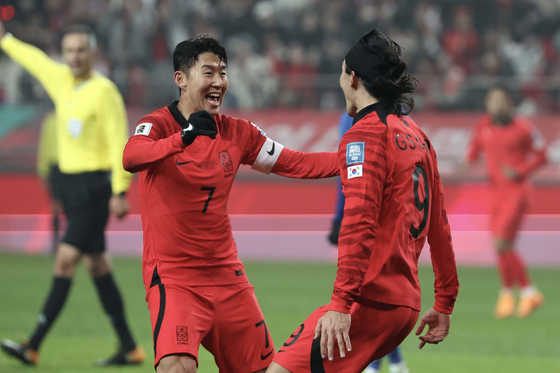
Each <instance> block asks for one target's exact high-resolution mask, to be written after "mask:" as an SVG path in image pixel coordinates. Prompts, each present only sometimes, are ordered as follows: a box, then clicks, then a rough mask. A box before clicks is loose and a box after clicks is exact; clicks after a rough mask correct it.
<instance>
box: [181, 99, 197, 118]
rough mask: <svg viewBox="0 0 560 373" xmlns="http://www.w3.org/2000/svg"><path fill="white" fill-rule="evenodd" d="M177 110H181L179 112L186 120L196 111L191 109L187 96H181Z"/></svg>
mask: <svg viewBox="0 0 560 373" xmlns="http://www.w3.org/2000/svg"><path fill="white" fill-rule="evenodd" d="M177 109H179V111H180V112H181V114H182V115H183V117H184V118H185V119H188V118H189V117H190V116H191V114H192V113H194V110H193V109H191V107H190V106H189V101H188V99H187V97H186V95H181V97H179V102H178V103H177Z"/></svg>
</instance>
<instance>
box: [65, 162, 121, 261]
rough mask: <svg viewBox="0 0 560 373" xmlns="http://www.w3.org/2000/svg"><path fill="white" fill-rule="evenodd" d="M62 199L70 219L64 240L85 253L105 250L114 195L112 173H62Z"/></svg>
mask: <svg viewBox="0 0 560 373" xmlns="http://www.w3.org/2000/svg"><path fill="white" fill-rule="evenodd" d="M59 182H60V184H59V185H60V188H59V191H60V200H61V202H62V207H63V209H64V214H65V215H66V219H67V220H68V229H67V231H66V235H65V236H64V238H63V239H62V242H64V243H67V244H69V245H72V246H75V247H77V248H78V249H79V250H80V251H81V252H83V253H100V252H103V251H105V235H104V231H105V226H106V225H107V221H108V219H109V199H110V198H111V195H112V189H111V180H110V176H109V173H108V172H105V171H96V172H84V173H80V174H65V173H60V175H59Z"/></svg>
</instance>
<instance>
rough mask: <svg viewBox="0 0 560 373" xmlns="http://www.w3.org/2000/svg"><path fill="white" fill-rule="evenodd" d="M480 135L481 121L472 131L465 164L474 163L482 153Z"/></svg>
mask: <svg viewBox="0 0 560 373" xmlns="http://www.w3.org/2000/svg"><path fill="white" fill-rule="evenodd" d="M481 133H482V121H480V122H478V123H477V125H476V126H475V128H474V130H473V133H472V136H471V141H470V143H469V146H468V150H467V159H466V161H467V163H473V162H475V161H476V160H477V159H478V157H479V156H480V153H481V151H482V139H481Z"/></svg>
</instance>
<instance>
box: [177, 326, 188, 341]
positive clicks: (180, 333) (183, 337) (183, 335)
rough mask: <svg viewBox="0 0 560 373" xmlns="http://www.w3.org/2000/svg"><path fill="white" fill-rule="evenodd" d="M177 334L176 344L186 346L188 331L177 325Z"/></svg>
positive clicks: (184, 327)
mask: <svg viewBox="0 0 560 373" xmlns="http://www.w3.org/2000/svg"><path fill="white" fill-rule="evenodd" d="M176 332H177V344H179V345H188V344H189V329H188V328H187V327H186V326H184V325H178V326H177V328H176Z"/></svg>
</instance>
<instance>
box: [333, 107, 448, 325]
mask: <svg viewBox="0 0 560 373" xmlns="http://www.w3.org/2000/svg"><path fill="white" fill-rule="evenodd" d="M353 123H354V124H353V126H352V128H351V129H350V130H349V131H348V132H346V134H345V135H344V136H343V138H342V142H341V143H340V147H339V150H338V156H339V163H340V167H341V171H340V178H341V181H342V187H343V193H344V196H345V199H346V200H345V205H344V218H343V220H342V227H341V229H340V237H339V241H338V272H337V276H336V280H335V284H334V293H333V297H332V302H331V303H330V305H329V309H331V310H334V311H339V312H346V313H349V312H350V307H351V305H352V303H353V302H355V301H358V300H359V299H360V298H361V299H362V300H371V301H375V302H381V303H386V304H391V305H397V306H407V307H410V308H412V309H414V310H417V311H420V306H421V302H420V285H419V281H418V257H419V256H420V252H421V251H422V248H423V247H424V243H425V241H426V237H427V238H428V243H429V244H430V252H431V256H432V263H433V267H434V272H435V306H434V308H435V310H436V311H438V312H443V313H447V314H450V313H451V312H452V310H453V306H454V303H455V299H456V297H457V293H458V291H459V281H458V279H457V269H456V265H455V255H454V252H453V246H452V243H451V231H450V228H449V224H448V221H447V216H446V212H445V206H444V203H443V189H442V184H441V180H440V177H439V173H438V169H437V160H436V153H435V151H434V149H433V147H432V145H431V143H430V141H429V140H428V138H427V136H426V135H425V134H424V133H423V132H422V131H421V130H420V129H419V128H418V126H417V125H416V124H415V123H414V121H412V119H410V118H409V117H405V116H403V117H400V118H399V117H398V116H396V115H393V114H389V113H388V111H387V108H386V107H385V106H384V104H383V103H377V104H374V105H370V106H368V107H366V108H364V109H363V110H361V111H360V112H359V113H358V114H356V116H355V117H354V122H353Z"/></svg>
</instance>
